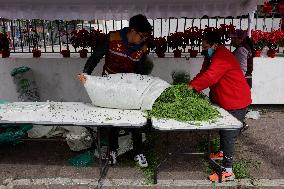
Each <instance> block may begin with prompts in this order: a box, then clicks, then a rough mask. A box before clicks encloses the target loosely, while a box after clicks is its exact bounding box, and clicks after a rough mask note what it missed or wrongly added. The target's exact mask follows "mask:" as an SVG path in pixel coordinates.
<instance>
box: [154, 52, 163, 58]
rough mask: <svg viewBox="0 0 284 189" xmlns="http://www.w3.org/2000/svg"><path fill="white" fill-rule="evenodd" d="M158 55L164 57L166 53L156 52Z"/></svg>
mask: <svg viewBox="0 0 284 189" xmlns="http://www.w3.org/2000/svg"><path fill="white" fill-rule="evenodd" d="M156 54H157V56H158V57H159V58H164V57H165V53H164V52H156Z"/></svg>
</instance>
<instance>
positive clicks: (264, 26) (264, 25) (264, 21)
mask: <svg viewBox="0 0 284 189" xmlns="http://www.w3.org/2000/svg"><path fill="white" fill-rule="evenodd" d="M265 28H266V14H265V15H264V17H263V26H262V30H263V31H265Z"/></svg>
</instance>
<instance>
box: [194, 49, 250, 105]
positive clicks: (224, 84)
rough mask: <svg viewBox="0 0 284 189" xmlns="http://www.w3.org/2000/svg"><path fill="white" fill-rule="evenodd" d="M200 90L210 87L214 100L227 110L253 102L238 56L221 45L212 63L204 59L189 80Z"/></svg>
mask: <svg viewBox="0 0 284 189" xmlns="http://www.w3.org/2000/svg"><path fill="white" fill-rule="evenodd" d="M189 85H191V86H192V87H193V88H194V89H195V90H197V91H198V92H200V91H202V90H203V89H206V88H208V87H210V91H211V95H212V96H211V97H212V101H213V102H214V103H216V104H218V105H219V106H221V107H222V108H224V109H225V110H237V109H242V108H245V107H247V106H248V105H250V104H251V102H252V100H251V92H250V88H249V86H248V84H247V81H246V79H245V76H244V74H243V72H242V70H241V67H240V64H239V62H238V60H237V59H236V57H235V56H234V55H233V54H232V53H231V52H230V51H229V50H228V49H227V48H226V47H224V46H219V47H218V48H217V49H216V51H215V53H214V54H213V57H212V60H211V63H209V61H204V63H203V65H202V69H201V71H200V73H199V74H197V75H196V77H195V78H194V79H193V80H192V81H190V82H189Z"/></svg>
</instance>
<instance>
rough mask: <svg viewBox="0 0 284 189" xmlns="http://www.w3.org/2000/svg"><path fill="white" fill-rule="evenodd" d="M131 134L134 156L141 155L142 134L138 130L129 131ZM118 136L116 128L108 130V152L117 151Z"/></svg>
mask: <svg viewBox="0 0 284 189" xmlns="http://www.w3.org/2000/svg"><path fill="white" fill-rule="evenodd" d="M129 131H130V132H131V133H132V140H133V151H134V153H135V155H136V154H141V153H143V152H142V132H141V130H140V129H129ZM118 136H119V129H118V128H110V131H109V143H110V151H117V149H118V147H119V146H118Z"/></svg>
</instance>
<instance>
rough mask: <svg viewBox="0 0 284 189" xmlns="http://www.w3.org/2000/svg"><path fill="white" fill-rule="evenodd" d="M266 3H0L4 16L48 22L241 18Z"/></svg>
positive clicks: (81, 0) (12, 0) (140, 0)
mask: <svg viewBox="0 0 284 189" xmlns="http://www.w3.org/2000/svg"><path fill="white" fill-rule="evenodd" d="M263 2H264V0H174V1H173V0H135V1H133V0H120V1H118V0H68V1H58V0H48V1H47V0H25V1H23V0H9V1H7V0H0V3H1V6H0V17H4V18H9V19H45V20H60V19H61V20H77V19H82V20H93V19H103V20H123V19H126V20H128V19H129V18H130V17H131V16H133V15H136V14H144V15H145V16H147V17H148V18H149V19H156V18H169V17H175V18H181V17H188V18H201V17H202V16H204V15H207V16H210V17H213V16H222V17H226V16H240V15H247V14H248V13H251V12H252V11H254V10H256V7H257V5H258V4H259V5H260V4H263Z"/></svg>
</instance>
